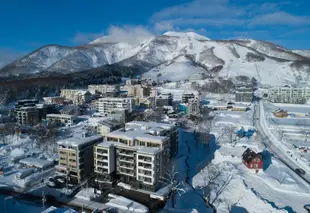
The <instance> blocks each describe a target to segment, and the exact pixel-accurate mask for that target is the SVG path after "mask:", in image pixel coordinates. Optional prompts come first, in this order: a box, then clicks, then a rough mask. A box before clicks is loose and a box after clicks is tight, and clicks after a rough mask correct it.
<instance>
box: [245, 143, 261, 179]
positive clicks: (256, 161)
mask: <svg viewBox="0 0 310 213" xmlns="http://www.w3.org/2000/svg"><path fill="white" fill-rule="evenodd" d="M242 163H243V164H244V165H245V166H246V167H248V168H249V169H252V170H253V171H255V172H256V173H258V172H259V170H261V169H263V166H264V164H263V158H262V156H261V155H260V154H259V153H256V152H254V151H253V150H251V149H250V148H247V150H245V152H244V153H243V154H242Z"/></svg>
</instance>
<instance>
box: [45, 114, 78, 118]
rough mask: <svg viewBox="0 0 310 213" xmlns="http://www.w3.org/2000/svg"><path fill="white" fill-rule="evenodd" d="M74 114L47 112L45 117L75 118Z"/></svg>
mask: <svg viewBox="0 0 310 213" xmlns="http://www.w3.org/2000/svg"><path fill="white" fill-rule="evenodd" d="M75 117H76V116H74V115H66V114H47V115H46V118H70V119H72V118H75Z"/></svg>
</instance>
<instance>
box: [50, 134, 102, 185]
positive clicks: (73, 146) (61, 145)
mask: <svg viewBox="0 0 310 213" xmlns="http://www.w3.org/2000/svg"><path fill="white" fill-rule="evenodd" d="M102 141H103V137H102V136H89V137H87V136H86V135H85V134H84V136H83V135H81V137H72V138H67V139H65V140H61V141H58V142H57V144H58V154H59V165H58V166H56V171H57V172H58V173H60V174H62V175H66V176H68V178H69V181H70V182H72V183H81V182H82V181H83V180H84V179H85V178H86V177H88V176H90V175H91V174H93V172H94V154H93V153H94V146H95V145H97V144H98V143H100V142H102Z"/></svg>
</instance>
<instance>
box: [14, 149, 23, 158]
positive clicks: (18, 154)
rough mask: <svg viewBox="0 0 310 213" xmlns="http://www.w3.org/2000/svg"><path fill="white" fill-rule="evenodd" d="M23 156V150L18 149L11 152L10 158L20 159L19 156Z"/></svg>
mask: <svg viewBox="0 0 310 213" xmlns="http://www.w3.org/2000/svg"><path fill="white" fill-rule="evenodd" d="M24 155H25V152H24V150H23V149H20V148H15V149H13V150H12V151H11V157H12V158H18V157H21V156H24Z"/></svg>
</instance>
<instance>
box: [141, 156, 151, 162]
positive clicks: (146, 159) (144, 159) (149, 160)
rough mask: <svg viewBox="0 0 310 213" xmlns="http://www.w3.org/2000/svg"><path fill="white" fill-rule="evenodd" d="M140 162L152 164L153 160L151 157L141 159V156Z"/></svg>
mask: <svg viewBox="0 0 310 213" xmlns="http://www.w3.org/2000/svg"><path fill="white" fill-rule="evenodd" d="M138 159H139V161H144V162H148V163H150V162H152V158H150V157H141V156H139V158H138Z"/></svg>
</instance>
